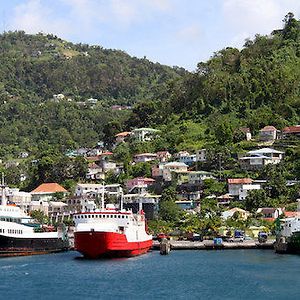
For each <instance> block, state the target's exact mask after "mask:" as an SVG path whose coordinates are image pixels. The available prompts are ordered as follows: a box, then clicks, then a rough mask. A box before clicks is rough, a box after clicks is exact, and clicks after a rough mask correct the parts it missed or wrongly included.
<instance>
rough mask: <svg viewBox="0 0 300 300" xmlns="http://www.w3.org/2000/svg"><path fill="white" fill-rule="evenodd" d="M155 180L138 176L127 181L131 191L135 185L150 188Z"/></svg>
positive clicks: (127, 186)
mask: <svg viewBox="0 0 300 300" xmlns="http://www.w3.org/2000/svg"><path fill="white" fill-rule="evenodd" d="M154 182H155V180H154V179H152V178H145V177H136V178H133V179H129V180H127V182H126V188H127V189H128V190H129V191H130V190H131V189H132V188H134V187H144V188H148V187H149V186H150V185H152V184H153V183H154Z"/></svg>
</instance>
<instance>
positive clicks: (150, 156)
mask: <svg viewBox="0 0 300 300" xmlns="http://www.w3.org/2000/svg"><path fill="white" fill-rule="evenodd" d="M156 159H157V154H155V153H141V154H136V155H135V156H134V159H133V160H134V162H136V163H139V162H148V161H153V160H156Z"/></svg>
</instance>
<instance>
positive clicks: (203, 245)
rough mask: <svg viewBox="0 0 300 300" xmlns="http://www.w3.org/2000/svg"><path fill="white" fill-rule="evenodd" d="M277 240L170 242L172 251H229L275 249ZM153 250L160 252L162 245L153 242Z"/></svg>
mask: <svg viewBox="0 0 300 300" xmlns="http://www.w3.org/2000/svg"><path fill="white" fill-rule="evenodd" d="M274 242H275V240H269V241H267V242H265V243H259V242H258V241H256V240H253V241H243V242H222V243H221V244H217V245H216V244H215V243H214V241H212V240H204V241H202V242H192V241H174V240H171V241H170V245H171V249H172V250H227V249H228V250H229V249H232V250H233V249H274ZM152 249H153V250H160V243H159V242H158V241H153V246H152Z"/></svg>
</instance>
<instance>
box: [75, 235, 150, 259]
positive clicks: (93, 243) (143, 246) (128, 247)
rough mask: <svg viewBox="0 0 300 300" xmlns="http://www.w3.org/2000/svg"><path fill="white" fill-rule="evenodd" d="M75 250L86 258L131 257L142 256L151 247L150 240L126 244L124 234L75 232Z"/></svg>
mask: <svg viewBox="0 0 300 300" xmlns="http://www.w3.org/2000/svg"><path fill="white" fill-rule="evenodd" d="M74 242H75V250H77V251H79V252H80V253H81V254H83V256H85V257H87V258H98V257H103V256H108V257H131V256H136V255H140V254H144V253H146V252H148V251H149V249H150V248H151V247H152V239H150V240H147V241H142V242H128V241H127V238H126V236H125V234H120V233H116V232H96V231H92V232H75V233H74Z"/></svg>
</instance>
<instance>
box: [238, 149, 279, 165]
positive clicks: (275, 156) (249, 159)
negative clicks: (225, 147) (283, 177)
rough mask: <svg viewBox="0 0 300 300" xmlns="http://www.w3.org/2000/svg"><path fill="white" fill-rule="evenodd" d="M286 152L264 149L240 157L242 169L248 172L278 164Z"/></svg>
mask: <svg viewBox="0 0 300 300" xmlns="http://www.w3.org/2000/svg"><path fill="white" fill-rule="evenodd" d="M283 154H284V152H282V151H278V150H275V149H271V148H262V149H259V150H252V151H249V152H247V155H246V156H243V157H240V158H239V162H240V164H241V167H242V168H243V169H246V170H255V169H259V168H262V167H264V166H266V165H268V164H278V163H280V161H281V160H282V158H283Z"/></svg>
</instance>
